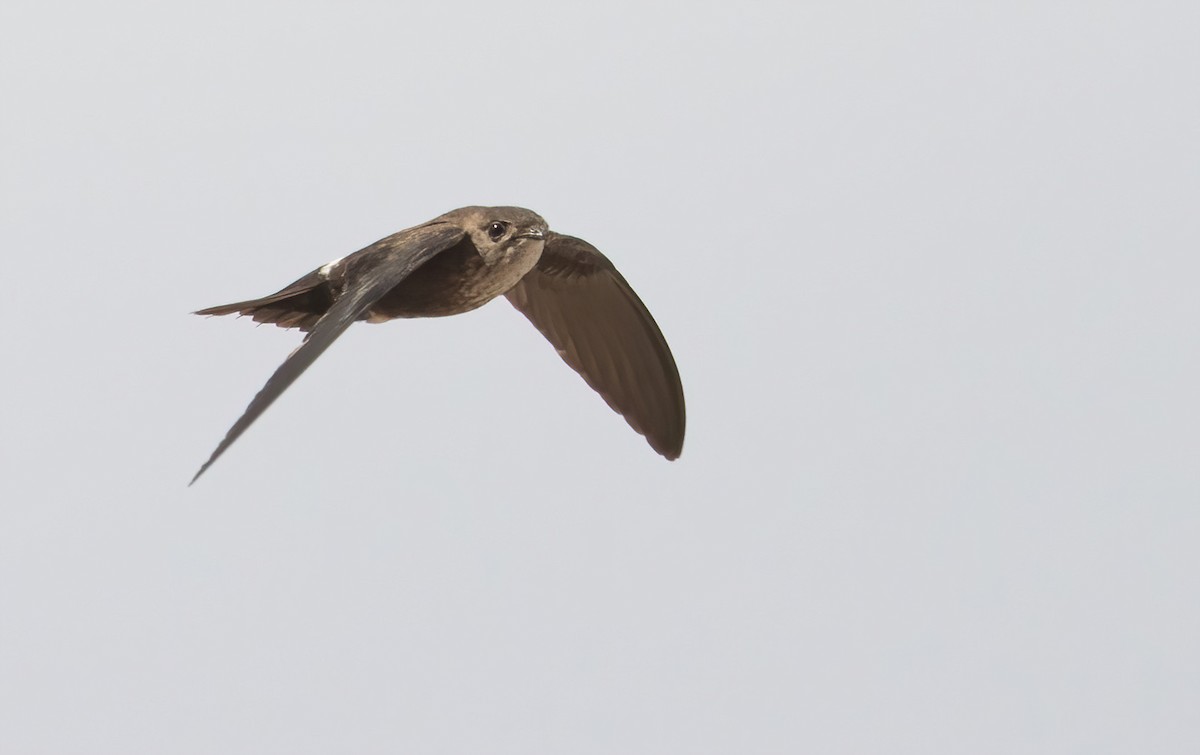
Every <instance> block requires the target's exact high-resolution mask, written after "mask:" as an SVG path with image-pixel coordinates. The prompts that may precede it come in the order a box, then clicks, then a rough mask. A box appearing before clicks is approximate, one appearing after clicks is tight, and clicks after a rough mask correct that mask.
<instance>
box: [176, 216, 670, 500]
mask: <svg viewBox="0 0 1200 755" xmlns="http://www.w3.org/2000/svg"><path fill="white" fill-rule="evenodd" d="M501 294H503V295H505V296H507V298H508V300H509V301H510V302H512V304H513V306H514V307H516V308H517V309H518V310H520V311H521V312H522V313H523V314H524V315H525V316H526V317H528V318H529V320H530V321H531V322H532V323H533V324H534V326H536V327H537V329H538V330H539V331H541V332H542V334H543V335H544V336H546V338H547V339H548V340H549V341H550V343H551V344H553V345H554V347H555V349H557V351H558V353H559V355H561V356H562V358H563V360H564V361H566V363H567V364H568V365H570V366H571V367H572V368H573V369H574V370H575V371H576V372H578V373H579V374H580V375H581V376H583V379H584V380H585V381H587V383H588V385H590V386H591V387H592V388H593V389H595V390H596V392H597V393H599V394H600V395H601V396H602V397H603V398H604V400H605V401H606V402H608V405H609V406H611V407H612V408H613V409H614V410H616V411H617V412H618V413H620V414H621V415H622V416H624V417H625V419H626V421H627V422H628V423H629V425H630V426H631V427H632V428H633V429H634V430H636V431H637V432H639V433H641V434H642V435H644V436H645V437H646V439H647V441H648V442H649V443H650V446H651V447H652V448H653V449H654V450H655V451H657V452H658V453H660V454H662V455H663V456H665V457H666V458H668V459H675V458H678V456H679V454H680V452H681V451H682V449H683V436H684V429H685V409H684V401H683V387H682V385H681V384H680V381H679V372H678V370H677V369H676V367H675V360H674V358H673V357H672V355H671V350H670V348H669V347H668V346H667V342H666V339H664V338H663V335H662V332H661V331H660V330H659V328H658V325H657V324H656V323H655V322H654V318H653V317H651V316H650V312H649V311H648V310H647V309H646V307H645V305H644V304H643V303H642V301H641V299H639V298H638V296H637V294H635V293H634V292H633V289H632V288H630V286H629V284H628V283H627V282H626V281H625V279H624V278H623V277H622V276H621V274H620V273H618V272H617V270H616V268H615V267H614V266H613V264H612V263H611V262H610V261H609V260H608V258H606V257H605V256H604V255H603V254H601V253H600V252H599V250H597V249H596V248H595V247H593V246H592V245H591V244H588V243H587V242H586V241H583V240H581V239H577V238H574V237H571V236H564V235H561V234H557V233H554V232H551V231H549V230H548V229H547V228H546V222H545V221H544V220H542V218H541V217H540V216H538V215H537V214H536V213H533V212H531V211H529V210H525V209H522V208H519V207H464V208H462V209H459V210H454V211H452V212H448V213H446V214H445V215H442V216H441V217H438V218H435V219H434V220H432V221H430V222H428V223H425V224H423V225H419V226H416V227H414V228H410V229H408V230H405V231H400V232H399V233H396V234H393V235H391V236H388V237H387V238H385V239H381V240H380V241H377V242H376V243H374V244H372V245H371V246H368V247H367V248H365V249H362V250H360V251H358V252H355V253H354V254H351V255H349V256H347V257H343V258H342V259H340V260H335V261H334V262H331V263H329V264H328V265H325V266H323V267H321V268H319V269H317V270H314V271H313V272H311V273H309V274H307V275H305V276H303V277H301V278H300V279H298V280H296V281H295V282H294V283H292V284H290V285H288V286H286V287H285V288H283V289H281V290H279V291H277V292H276V293H274V294H271V295H270V296H265V297H263V298H261V299H251V300H248V301H242V302H236V303H234V304H225V305H221V306H217V307H209V308H208V309H202V310H200V311H198V312H197V313H196V314H202V315H226V314H235V313H236V314H240V315H246V316H249V317H251V318H253V319H254V320H255V321H257V322H264V323H273V324H275V325H278V326H280V327H284V328H298V329H300V330H302V331H304V332H305V333H306V334H307V335H306V336H305V339H304V342H303V343H302V344H301V345H300V347H299V348H297V349H296V350H295V351H294V352H292V354H291V355H290V356H289V357H288V358H287V360H286V361H284V363H283V364H282V365H281V366H280V367H279V368H278V369H277V370H276V371H275V374H273V375H272V376H271V378H270V380H268V381H267V384H266V385H265V386H264V387H263V389H262V390H261V391H259V393H258V395H256V396H255V397H254V400H253V401H251V402H250V405H249V406H248V407H247V408H246V411H245V412H244V413H243V414H242V416H241V418H239V419H238V421H237V422H235V423H234V425H233V427H231V428H230V429H229V432H228V433H227V434H226V436H225V438H224V440H222V441H221V443H220V445H218V446H217V449H216V450H215V451H214V452H213V453H212V455H211V456H210V457H209V459H208V461H206V462H205V463H204V465H203V466H202V467H201V468H200V471H199V472H197V473H196V476H195V477H193V478H192V482H195V481H196V480H197V479H198V478H199V477H200V475H201V474H203V473H204V471H205V470H206V469H208V467H209V466H210V465H211V464H212V463H213V462H214V461H216V460H217V458H218V457H220V456H221V454H222V453H224V452H225V450H226V449H227V448H228V447H229V446H230V445H232V444H233V442H234V441H235V440H236V439H237V438H238V437H239V436H240V435H241V434H242V433H243V432H244V431H245V430H246V428H248V427H249V426H250V425H251V424H253V422H254V420H256V419H257V418H258V417H259V416H260V415H261V414H262V413H263V411H265V410H266V408H267V407H268V406H270V405H271V403H272V402H274V400H275V399H276V398H278V397H279V396H280V394H282V393H283V391H284V390H285V389H286V388H287V387H288V386H289V385H291V384H292V382H293V381H295V379H296V378H297V377H299V376H300V374H301V373H302V372H304V370H305V369H307V368H308V366H309V365H311V364H312V363H313V361H315V360H316V358H317V357H318V356H319V355H320V354H321V353H322V352H324V350H325V349H326V348H328V347H329V345H330V344H331V343H333V341H334V340H335V339H336V338H337V337H338V336H339V335H341V334H342V332H344V331H345V330H346V328H348V327H349V326H350V325H351V324H352V323H354V322H355V321H358V320H368V321H370V322H384V321H386V320H391V319H395V318H401V317H442V316H446V315H453V314H459V313H461V312H467V311H470V310H472V309H475V308H476V307H479V306H482V305H483V304H486V303H487V302H488V301H490V300H491V299H493V298H495V297H497V296H499V295H501Z"/></svg>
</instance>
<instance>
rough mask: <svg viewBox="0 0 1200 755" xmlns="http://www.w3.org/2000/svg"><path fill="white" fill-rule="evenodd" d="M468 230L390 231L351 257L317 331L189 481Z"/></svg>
mask: <svg viewBox="0 0 1200 755" xmlns="http://www.w3.org/2000/svg"><path fill="white" fill-rule="evenodd" d="M464 235H465V234H464V232H463V230H462V229H461V228H459V227H458V226H455V225H450V224H445V223H439V224H437V225H425V226H420V227H417V228H413V229H410V230H407V231H401V232H400V233H397V234H394V235H392V236H388V237H387V238H385V239H381V240H380V241H377V242H375V243H374V244H372V245H371V246H369V247H367V248H366V249H363V250H360V251H358V252H355V253H354V254H353V255H351V256H350V257H347V258H346V265H347V268H346V286H345V289H344V292H343V293H342V295H341V296H340V297H339V298H338V299H337V301H335V302H334V303H333V306H331V307H330V308H329V311H328V312H326V313H325V314H324V315H323V316H322V317H321V319H320V320H318V321H317V323H316V325H314V326H313V329H312V332H311V333H309V334H308V335H307V336H305V338H304V343H302V344H300V347H299V348H298V349H296V350H295V351H293V352H292V353H291V355H290V356H288V358H287V360H285V361H284V363H283V364H281V365H280V366H279V369H277V370H275V374H273V375H271V378H270V379H269V380H267V384H266V385H264V386H263V388H262V390H260V391H259V392H258V395H256V396H255V397H254V400H253V401H251V402H250V405H249V406H247V407H246V411H245V412H243V413H242V416H241V417H240V418H239V419H238V421H237V422H235V423H233V427H231V428H229V432H227V433H226V434H225V438H224V440H222V441H221V443H220V445H218V446H217V449H216V450H215V451H213V453H212V456H210V457H208V461H206V462H204V465H203V466H202V467H200V471H199V472H196V476H195V477H193V478H192V482H190V483H188V485H191V484H192V483H194V482H195V481H196V480H198V479H200V475H202V474H204V471H205V470H206V469H208V468H209V467H210V466H212V464H213V462H215V461H216V460H217V459H218V458H220V456H221V454H223V453H225V449H227V448H229V447H230V446H231V445H233V442H234V441H235V440H237V439H238V437H239V436H240V435H241V434H242V433H243V432H245V431H246V428H248V427H250V425H252V424H253V423H254V420H256V419H258V417H259V415H261V414H262V413H263V412H264V411H266V409H267V407H268V406H270V405H271V404H272V402H274V401H275V399H277V398H279V395H280V394H281V393H283V392H284V391H285V390H286V389H287V387H288V386H289V385H291V384H292V383H293V382H295V380H296V378H298V377H300V373H302V372H304V371H305V370H306V369H308V366H309V365H311V364H312V363H313V362H314V361H315V360H316V358H317V357H319V356H320V355H321V353H322V352H324V351H325V349H327V348H329V345H330V344H331V343H333V342H334V341H335V340H336V339H337V337H338V336H340V335H341V334H342V333H343V332H344V331H345V330H346V328H348V327H350V325H351V324H352V323H353V322H354V321H355V320H357V319H358V317H359V315H361V314H362V313H363V312H365V311H366V310H367V309H369V308H370V307H371V305H372V304H374V303H375V302H376V301H378V300H379V298H380V297H381V296H383V295H384V294H386V293H387V292H388V291H390V290H392V289H393V288H394V287H395V286H396V285H397V284H399V283H400V281H402V280H404V279H405V278H406V277H408V276H409V275H410V274H411V273H412V272H413V271H414V270H416V269H417V268H418V267H420V266H421V265H422V264H424V263H425V262H427V261H428V260H430V259H431V258H433V257H434V256H435V255H437V254H438V253H440V252H443V251H445V250H446V249H449V248H450V247H452V246H454V245H455V244H457V243H458V242H459V241H461V240H462V238H463V236H464Z"/></svg>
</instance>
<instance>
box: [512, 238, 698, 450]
mask: <svg viewBox="0 0 1200 755" xmlns="http://www.w3.org/2000/svg"><path fill="white" fill-rule="evenodd" d="M506 295H507V297H508V300H509V301H510V302H512V305H513V306H514V307H516V308H517V309H518V310H520V311H521V313H522V314H524V315H525V316H526V317H528V318H529V321H530V322H532V323H533V324H534V326H535V327H536V328H537V329H538V330H540V331H541V332H542V335H544V336H545V337H546V338H547V339H548V340H549V341H550V343H552V344H553V345H554V348H555V349H557V350H558V353H559V355H560V356H561V357H562V358H563V360H564V361H565V362H566V363H567V364H569V365H570V366H571V367H572V368H573V369H574V370H575V371H576V372H578V373H579V374H580V375H581V376H583V379H584V380H585V381H587V384H588V385H590V386H591V387H592V388H593V389H595V391H596V392H597V393H599V394H600V395H601V396H602V397H603V398H604V400H605V401H607V402H608V405H609V406H611V407H612V408H613V409H614V410H615V411H617V412H618V413H619V414H621V415H622V416H623V417H625V421H626V422H628V423H629V426H630V427H632V428H633V429H634V430H636V431H638V432H639V433H641V434H642V435H644V436H646V440H647V441H648V442H649V443H650V446H651V447H652V448H653V449H654V450H655V451H657V452H658V453H660V454H662V455H663V456H665V457H666V458H668V459H675V458H678V457H679V454H680V452H681V451H682V450H683V435H684V427H685V424H686V418H685V414H686V412H685V409H684V403H683V385H682V384H681V383H680V381H679V370H678V369H677V368H676V367H675V359H674V357H673V356H672V355H671V349H670V347H669V346H667V341H666V339H665V338H663V334H662V331H661V330H659V328H658V324H657V323H655V322H654V318H653V317H651V316H650V312H649V310H647V309H646V305H645V304H643V303H642V300H641V299H639V298H638V296H637V294H635V293H634V292H633V289H632V288H630V286H629V284H628V283H627V282H626V281H625V279H624V278H623V277H621V274H620V273H619V272H617V269H616V268H615V267H614V266H613V264H612V263H611V262H609V260H608V258H606V257H605V256H604V255H603V254H601V253H600V251H599V250H597V249H596V247H594V246H592V245H591V244H589V243H587V242H586V241H583V240H582V239H577V238H574V237H572V236H564V235H562V234H558V233H549V234H547V236H546V246H545V251H543V252H542V257H541V259H540V260H539V261H538V264H537V267H535V268H534V269H533V270H531V271H530V272H529V273H528V274H526V275H525V277H524V278H522V279H521V281H520V282H519V283H517V285H516V286H515V287H514V288H513V289H512V290H511V291H509V292H508V294H506Z"/></svg>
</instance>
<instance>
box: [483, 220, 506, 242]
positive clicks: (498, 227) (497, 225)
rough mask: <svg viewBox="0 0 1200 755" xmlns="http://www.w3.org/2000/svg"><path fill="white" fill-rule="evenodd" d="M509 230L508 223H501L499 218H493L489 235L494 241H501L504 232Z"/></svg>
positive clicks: (489, 227)
mask: <svg viewBox="0 0 1200 755" xmlns="http://www.w3.org/2000/svg"><path fill="white" fill-rule="evenodd" d="M507 230H508V223H501V222H500V221H499V220H493V221H492V224H491V225H489V226H488V229H487V231H488V236H490V237H491V239H492V241H499V240H500V237H501V236H503V235H504V232H505V231H507Z"/></svg>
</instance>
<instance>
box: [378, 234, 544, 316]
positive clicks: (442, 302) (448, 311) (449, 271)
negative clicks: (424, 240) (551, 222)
mask: <svg viewBox="0 0 1200 755" xmlns="http://www.w3.org/2000/svg"><path fill="white" fill-rule="evenodd" d="M543 245H544V242H542V241H541V240H540V239H523V240H522V241H521V243H518V244H513V245H512V246H510V247H507V248H505V249H504V250H502V251H501V252H500V253H498V254H496V255H493V256H492V257H490V258H489V257H485V256H482V255H480V254H479V252H477V251H476V249H475V247H474V245H472V244H470V243H469V242H467V241H464V242H463V243H461V244H458V245H457V246H455V247H453V248H451V249H447V250H446V251H444V252H442V253H441V254H439V255H437V256H436V257H434V258H433V259H431V260H429V261H428V262H426V263H425V264H424V265H422V266H421V267H419V268H417V269H416V270H415V271H414V272H413V273H412V275H410V276H408V277H407V278H405V279H404V280H403V281H401V282H400V284H399V285H397V286H396V287H395V288H393V289H392V290H391V291H389V292H388V293H387V294H385V295H384V296H383V297H382V298H381V299H380V300H379V301H378V302H377V303H376V304H375V306H374V307H372V308H371V309H370V310H369V311H368V314H367V320H368V321H369V322H384V321H387V320H391V319H394V318H397V317H445V316H448V315H457V314H461V313H463V312H469V311H471V310H472V309H477V308H479V307H482V306H483V305H484V304H487V303H488V302H489V301H491V300H492V299H495V298H496V297H497V296H500V295H502V294H504V293H506V292H507V291H508V290H509V289H511V288H512V287H513V286H515V285H517V282H518V281H520V280H521V278H523V277H525V274H526V273H528V272H529V271H530V270H532V269H533V266H534V265H536V264H537V261H538V259H539V258H540V257H541V255H542V248H543Z"/></svg>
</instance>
